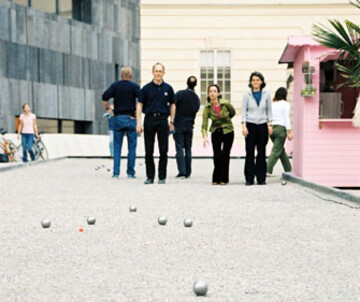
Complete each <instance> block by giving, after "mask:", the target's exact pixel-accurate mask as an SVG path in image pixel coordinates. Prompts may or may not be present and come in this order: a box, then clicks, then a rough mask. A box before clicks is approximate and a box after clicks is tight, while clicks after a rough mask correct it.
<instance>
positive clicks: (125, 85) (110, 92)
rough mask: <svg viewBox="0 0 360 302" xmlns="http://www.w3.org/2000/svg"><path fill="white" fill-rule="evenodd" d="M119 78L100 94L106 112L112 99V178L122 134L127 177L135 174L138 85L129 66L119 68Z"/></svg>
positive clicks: (116, 170)
mask: <svg viewBox="0 0 360 302" xmlns="http://www.w3.org/2000/svg"><path fill="white" fill-rule="evenodd" d="M120 75H121V80H120V81H116V82H115V83H113V84H111V86H110V87H109V88H108V89H107V90H106V91H105V92H104V94H103V95H102V100H103V103H104V107H105V109H106V111H107V112H109V113H112V112H111V107H110V106H109V99H111V98H113V99H114V111H113V112H114V113H113V114H114V116H115V117H114V170H113V176H112V177H113V178H119V175H120V159H121V147H122V142H123V137H124V135H126V136H127V140H128V150H129V151H128V163H127V176H128V178H136V176H135V159H136V145H137V134H136V100H137V98H138V97H139V93H140V87H139V85H138V84H136V83H134V82H132V81H131V78H132V70H131V68H130V67H123V68H121V73H120Z"/></svg>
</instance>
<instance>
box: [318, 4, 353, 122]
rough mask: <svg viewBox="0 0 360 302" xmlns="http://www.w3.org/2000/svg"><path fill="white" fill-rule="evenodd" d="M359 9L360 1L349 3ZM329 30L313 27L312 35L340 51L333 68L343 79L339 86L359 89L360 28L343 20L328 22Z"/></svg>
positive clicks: (323, 26)
mask: <svg viewBox="0 0 360 302" xmlns="http://www.w3.org/2000/svg"><path fill="white" fill-rule="evenodd" d="M350 3H351V4H352V5H354V6H355V7H357V8H359V9H360V0H352V1H350ZM329 23H330V25H331V28H329V27H328V26H325V25H322V24H318V25H316V24H315V25H313V30H312V34H313V36H314V37H315V40H316V41H318V42H319V43H320V44H322V45H324V46H326V47H328V48H333V49H336V50H339V51H340V55H339V58H338V60H337V62H336V63H335V67H336V68H337V69H338V70H339V71H340V75H341V76H342V77H343V78H344V79H345V80H344V82H343V83H342V84H340V86H344V85H348V86H349V87H360V26H359V25H357V24H355V23H353V22H351V21H350V20H345V21H344V22H343V23H342V22H341V21H339V20H335V19H334V20H329ZM353 124H354V125H357V126H359V124H360V97H359V98H358V100H357V105H356V107H355V110H354V118H353Z"/></svg>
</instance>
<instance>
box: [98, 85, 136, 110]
mask: <svg viewBox="0 0 360 302" xmlns="http://www.w3.org/2000/svg"><path fill="white" fill-rule="evenodd" d="M139 94H140V86H139V85H138V84H136V83H134V82H131V81H124V80H121V81H117V82H115V83H113V84H111V86H110V87H109V88H108V89H107V90H106V91H105V92H104V93H103V95H102V99H103V101H108V100H109V99H111V98H114V114H115V115H131V116H135V111H136V99H137V98H138V97H139Z"/></svg>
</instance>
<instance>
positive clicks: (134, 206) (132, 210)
mask: <svg viewBox="0 0 360 302" xmlns="http://www.w3.org/2000/svg"><path fill="white" fill-rule="evenodd" d="M129 211H130V212H136V211H137V207H136V205H134V204H132V205H131V206H130V207H129Z"/></svg>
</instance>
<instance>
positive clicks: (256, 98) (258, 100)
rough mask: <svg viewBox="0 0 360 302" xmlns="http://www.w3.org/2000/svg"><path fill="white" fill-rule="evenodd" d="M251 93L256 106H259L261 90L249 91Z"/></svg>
mask: <svg viewBox="0 0 360 302" xmlns="http://www.w3.org/2000/svg"><path fill="white" fill-rule="evenodd" d="M251 92H252V95H253V96H254V98H255V101H256V104H257V105H258V106H259V104H260V101H261V96H262V90H259V91H257V92H255V91H253V90H251Z"/></svg>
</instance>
